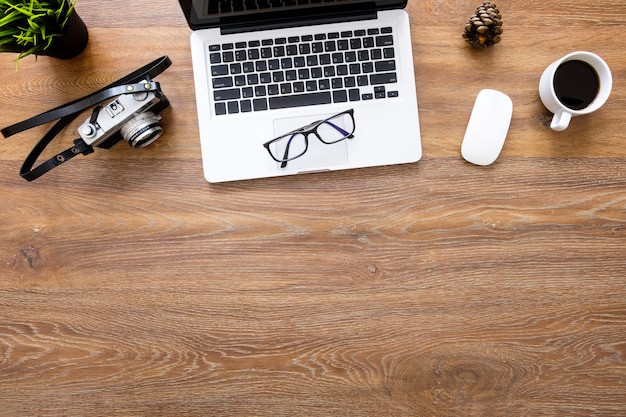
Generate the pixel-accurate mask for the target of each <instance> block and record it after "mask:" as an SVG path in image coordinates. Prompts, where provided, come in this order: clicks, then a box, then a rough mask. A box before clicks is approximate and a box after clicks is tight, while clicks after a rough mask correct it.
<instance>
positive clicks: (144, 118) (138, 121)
mask: <svg viewBox="0 0 626 417" xmlns="http://www.w3.org/2000/svg"><path fill="white" fill-rule="evenodd" d="M160 120H161V116H158V115H155V114H154V113H152V112H145V113H141V114H138V115H137V116H135V117H133V118H132V119H130V120H129V121H128V122H126V123H125V124H124V126H122V128H121V129H120V133H121V134H122V137H123V138H124V140H126V142H128V144H129V145H130V146H132V147H133V148H143V147H144V146H148V145H150V144H151V143H152V142H154V141H155V140H157V139H158V138H159V137H160V136H161V134H162V133H163V128H162V127H161V123H160Z"/></svg>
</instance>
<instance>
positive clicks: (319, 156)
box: [274, 113, 348, 171]
mask: <svg viewBox="0 0 626 417" xmlns="http://www.w3.org/2000/svg"><path fill="white" fill-rule="evenodd" d="M332 115H333V114H332V113H329V114H318V115H312V116H304V117H289V118H285V119H276V120H274V137H279V136H281V135H284V134H285V133H289V132H291V131H293V130H295V129H298V128H301V127H302V126H307V125H309V124H311V123H313V122H315V121H318V120H324V119H326V118H327V117H330V116H332ZM346 163H348V141H347V140H344V141H341V142H338V143H333V144H331V145H327V144H325V143H322V142H321V141H320V140H319V139H318V138H317V136H315V134H310V135H309V137H308V148H307V151H306V153H305V154H304V155H302V156H301V157H299V158H296V159H294V160H292V161H289V162H288V163H287V166H285V167H284V168H281V167H280V165H281V164H280V163H277V164H276V165H277V166H278V169H279V170H281V171H286V170H290V171H291V170H298V171H309V170H315V169H317V168H320V167H324V166H329V165H340V164H346Z"/></svg>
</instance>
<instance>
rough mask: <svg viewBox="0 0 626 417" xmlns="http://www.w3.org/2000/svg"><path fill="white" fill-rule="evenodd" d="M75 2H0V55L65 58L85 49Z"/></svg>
mask: <svg viewBox="0 0 626 417" xmlns="http://www.w3.org/2000/svg"><path fill="white" fill-rule="evenodd" d="M74 4H75V0H0V52H14V53H18V54H19V55H18V56H17V60H16V61H19V60H20V59H21V58H24V57H25V56H28V55H31V54H33V55H47V56H51V57H55V58H61V59H69V58H74V57H75V56H78V55H79V54H80V53H81V52H82V51H83V50H84V49H85V47H86V46H87V40H88V33H87V27H86V26H85V23H84V22H83V20H82V19H81V18H80V16H78V14H77V13H76V10H75V9H74Z"/></svg>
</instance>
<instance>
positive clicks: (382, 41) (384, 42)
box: [376, 35, 393, 48]
mask: <svg viewBox="0 0 626 417" xmlns="http://www.w3.org/2000/svg"><path fill="white" fill-rule="evenodd" d="M391 45H393V36H392V35H382V36H377V37H376V46H377V47H379V48H380V47H382V46H391Z"/></svg>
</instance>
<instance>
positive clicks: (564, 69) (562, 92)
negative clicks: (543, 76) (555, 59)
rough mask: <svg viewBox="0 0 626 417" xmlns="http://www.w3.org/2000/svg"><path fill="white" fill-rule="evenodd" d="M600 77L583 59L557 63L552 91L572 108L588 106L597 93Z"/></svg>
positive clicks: (578, 108)
mask: <svg viewBox="0 0 626 417" xmlns="http://www.w3.org/2000/svg"><path fill="white" fill-rule="evenodd" d="M599 89H600V79H599V77H598V74H597V73H596V70H595V69H594V68H593V67H592V66H591V65H589V64H588V63H586V62H585V61H580V60H573V61H567V62H564V63H562V64H561V65H559V67H558V68H557V69H556V72H555V73H554V92H555V93H556V96H557V97H558V99H559V100H560V101H561V103H563V104H564V105H566V106H567V107H569V108H570V109H572V110H581V109H584V108H585V107H587V106H589V105H590V104H591V103H592V102H593V100H594V99H595V98H596V96H597V95H598V91H599Z"/></svg>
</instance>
